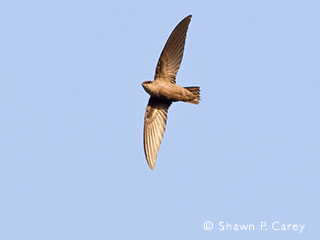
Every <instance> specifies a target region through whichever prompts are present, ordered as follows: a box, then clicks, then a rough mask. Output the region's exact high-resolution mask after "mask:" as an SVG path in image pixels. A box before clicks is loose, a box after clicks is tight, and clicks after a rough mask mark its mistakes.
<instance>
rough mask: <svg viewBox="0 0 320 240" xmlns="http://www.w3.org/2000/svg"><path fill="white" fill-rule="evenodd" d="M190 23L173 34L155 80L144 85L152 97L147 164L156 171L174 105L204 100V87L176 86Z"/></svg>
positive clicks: (145, 139)
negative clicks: (201, 89) (168, 116)
mask: <svg viewBox="0 0 320 240" xmlns="http://www.w3.org/2000/svg"><path fill="white" fill-rule="evenodd" d="M190 21H191V15H189V16H187V17H185V18H184V19H183V20H182V21H181V22H180V23H179V24H178V25H177V26H176V27H175V29H174V30H173V31H172V33H171V35H170V37H169V39H168V40H167V42H166V45H165V46H164V48H163V50H162V53H161V55H160V58H159V61H158V64H157V67H156V72H155V76H154V81H145V82H143V83H142V86H143V88H144V90H145V91H146V92H147V93H148V94H149V95H150V96H151V97H150V99H149V102H148V105H147V108H146V113H145V117H144V133H143V144H144V152H145V156H146V159H147V162H148V164H149V167H150V168H151V169H152V170H153V169H154V166H155V162H156V158H157V153H158V150H159V147H160V144H161V140H162V138H163V134H164V131H165V128H166V124H167V114H168V109H169V107H170V105H171V103H172V102H177V101H182V102H187V103H192V104H198V103H199V101H200V87H181V86H179V85H177V84H176V75H177V72H178V70H179V67H180V64H181V61H182V57H183V51H184V45H185V39H186V34H187V31H188V26H189V23H190Z"/></svg>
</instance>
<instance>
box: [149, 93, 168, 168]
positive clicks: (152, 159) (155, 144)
mask: <svg viewBox="0 0 320 240" xmlns="http://www.w3.org/2000/svg"><path fill="white" fill-rule="evenodd" d="M170 105H171V102H165V101H161V100H158V99H156V98H153V97H150V99H149V102H148V105H147V108H146V113H145V117H144V131H143V145H144V153H145V156H146V159H147V162H148V164H149V167H150V168H151V169H152V170H153V169H154V166H155V163H156V158H157V154H158V150H159V147H160V144H161V140H162V138H163V134H164V131H165V129H166V124H167V114H168V109H169V107H170Z"/></svg>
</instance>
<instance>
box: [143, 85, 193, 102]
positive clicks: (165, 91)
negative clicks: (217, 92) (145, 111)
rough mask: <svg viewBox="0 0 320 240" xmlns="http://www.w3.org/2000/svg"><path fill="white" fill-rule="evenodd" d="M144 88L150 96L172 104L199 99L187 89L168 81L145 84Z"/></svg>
mask: <svg viewBox="0 0 320 240" xmlns="http://www.w3.org/2000/svg"><path fill="white" fill-rule="evenodd" d="M142 86H143V88H144V90H145V91H146V92H147V93H149V95H150V96H152V97H155V98H159V99H163V100H166V101H171V102H178V101H182V102H190V101H194V100H196V99H197V97H198V96H197V95H194V94H193V93H192V92H191V91H190V90H188V89H187V88H184V87H181V86H179V85H178V84H173V83H170V82H167V81H153V82H147V83H143V84H142Z"/></svg>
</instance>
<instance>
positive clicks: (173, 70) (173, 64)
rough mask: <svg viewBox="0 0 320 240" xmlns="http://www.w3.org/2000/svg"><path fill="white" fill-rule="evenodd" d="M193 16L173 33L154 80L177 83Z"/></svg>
mask: <svg viewBox="0 0 320 240" xmlns="http://www.w3.org/2000/svg"><path fill="white" fill-rule="evenodd" d="M191 17H192V16H191V15H189V16H187V17H185V18H184V19H183V20H182V21H181V22H180V23H179V24H178V25H177V26H176V27H175V29H174V30H173V31H172V33H171V35H170V37H169V38H168V40H167V42H166V45H165V46H164V48H163V50H162V53H161V55H160V58H159V60H158V64H157V67H156V73H155V76H154V80H155V81H156V80H162V81H163V80H164V81H169V82H171V83H176V75H177V72H178V70H179V67H180V64H181V60H182V56H183V50H184V45H185V40H186V35H187V31H188V26H189V23H190V21H191Z"/></svg>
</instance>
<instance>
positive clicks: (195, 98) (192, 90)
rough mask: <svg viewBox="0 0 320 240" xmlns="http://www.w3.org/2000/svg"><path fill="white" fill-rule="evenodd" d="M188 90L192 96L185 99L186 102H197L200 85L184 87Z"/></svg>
mask: <svg viewBox="0 0 320 240" xmlns="http://www.w3.org/2000/svg"><path fill="white" fill-rule="evenodd" d="M185 89H187V90H188V91H189V92H191V93H192V94H193V96H194V98H191V99H190V100H188V101H186V102H187V103H192V104H199V101H200V87H185Z"/></svg>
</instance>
